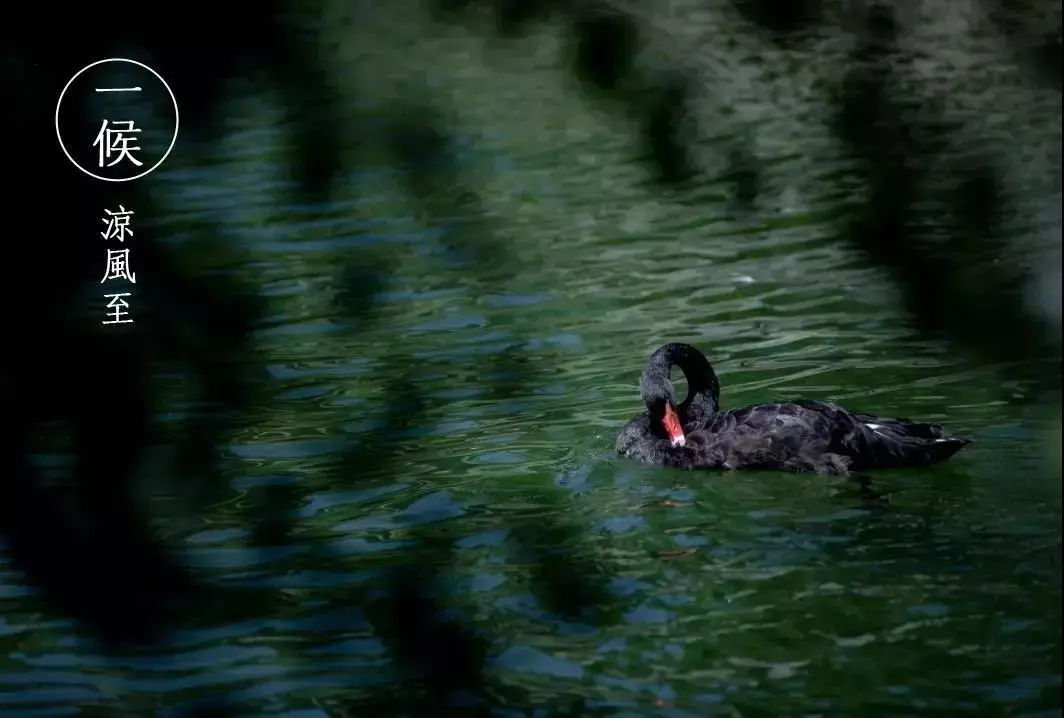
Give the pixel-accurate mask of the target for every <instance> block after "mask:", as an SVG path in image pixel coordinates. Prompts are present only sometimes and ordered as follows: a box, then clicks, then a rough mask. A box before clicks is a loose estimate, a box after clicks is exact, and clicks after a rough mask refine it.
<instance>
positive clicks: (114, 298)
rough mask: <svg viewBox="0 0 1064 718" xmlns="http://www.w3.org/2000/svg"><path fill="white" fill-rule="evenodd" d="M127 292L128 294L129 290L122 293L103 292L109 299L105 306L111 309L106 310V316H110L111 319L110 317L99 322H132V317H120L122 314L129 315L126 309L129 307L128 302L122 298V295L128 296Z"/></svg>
mask: <svg viewBox="0 0 1064 718" xmlns="http://www.w3.org/2000/svg"><path fill="white" fill-rule="evenodd" d="M129 294H130V293H129V292H125V293H124V294H105V295H104V296H105V297H107V298H108V299H110V300H111V301H109V302H108V303H107V308H108V309H110V310H111V311H110V312H108V314H107V316H109V317H111V319H110V321H102V322H100V324H132V323H133V319H132V318H129V319H123V318H122V317H124V316H128V315H129V312H127V311H126V310H127V309H129V302H127V301H126V300H124V299H122V297H128V296H129Z"/></svg>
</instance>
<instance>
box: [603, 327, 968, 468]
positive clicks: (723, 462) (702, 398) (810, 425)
mask: <svg viewBox="0 0 1064 718" xmlns="http://www.w3.org/2000/svg"><path fill="white" fill-rule="evenodd" d="M696 355H697V357H696ZM699 358H700V359H701V361H698V359H699ZM691 364H693V368H694V370H693V371H688V366H687V365H691ZM703 364H704V366H703ZM671 366H679V367H680V368H681V369H684V370H685V373H687V375H688V385H689V387H690V392H691V393H690V394H689V396H688V398H687V400H685V401H684V402H683V403H680V404H677V403H676V400H675V396H674V395H673V392H672V385H671V383H670V382H668V377H669V371H670V368H671ZM708 367H709V362H708V361H706V359H705V357H704V356H703V355H702V353H701V352H699V351H698V350H697V349H695V348H694V347H691V346H689V345H686V344H666V345H665V346H663V347H661V348H660V349H658V350H657V351H656V352H654V354H653V355H651V358H650V360H649V361H648V362H647V367H646V368H645V369H644V372H643V380H642V382H641V386H640V388H641V390H642V393H643V397H644V401H645V403H646V404H647V409H648V411H647V412H646V413H644V414H641V415H639V416H637V417H635V418H634V419H632V420H631V421H629V422H628V423H627V424H626V425H625V426H624V428H623V429H622V430H621V433H620V435H619V436H618V437H617V452H618V453H619V454H622V455H623V456H626V457H628V458H631V459H635V460H637V461H643V462H646V463H651V464H659V465H662V466H674V467H680V468H692V469H775V470H785V471H813V472H817V473H829V474H842V473H846V472H848V471H864V470H868V469H886V468H901V467H915V466H929V465H931V464H935V463H938V462H940V461H945V460H946V459H948V458H950V457H951V456H953V455H954V454H955V453H957V452H958V451H960V450H961V448H963V447H964V446H965V445H966V444H967V443H968V440H967V439H962V438H959V437H954V436H951V435H950V434H948V433H946V432H945V431H944V430H943V429H942V427H941V426H938V425H936V424H927V423H920V422H915V421H910V420H909V419H900V418H898V419H889V418H884V417H878V416H875V415H872V414H862V413H857V412H853V411H849V410H847V409H844V408H842V407H840V406H837V405H836V404H831V403H827V402H821V401H806V400H797V401H792V402H786V403H773V404H757V405H755V406H746V407H742V408H739V409H731V410H729V411H721V410H719V408H718V406H719V392H720V390H719V385H718V383H717V380H716V375H715V374H714V373H713V371H712V369H711V368H710V369H708V373H707V371H706V368H708ZM710 376H712V381H710V380H709V377H710ZM663 377H664V379H663ZM663 402H669V403H671V404H672V405H673V407H674V408H675V409H676V411H677V414H678V415H679V417H680V421H681V424H682V425H683V429H684V433H685V435H686V444H685V445H684V446H672V445H671V443H670V441H669V439H668V437H667V436H666V434H665V432H664V429H663V427H662V426H661V417H662V416H663V413H664V403H663Z"/></svg>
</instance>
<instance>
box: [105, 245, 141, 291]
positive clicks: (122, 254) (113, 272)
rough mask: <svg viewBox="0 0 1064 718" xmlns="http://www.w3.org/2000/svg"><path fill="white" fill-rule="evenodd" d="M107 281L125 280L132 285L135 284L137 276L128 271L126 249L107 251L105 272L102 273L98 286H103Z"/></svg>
mask: <svg viewBox="0 0 1064 718" xmlns="http://www.w3.org/2000/svg"><path fill="white" fill-rule="evenodd" d="M108 279H127V280H129V281H130V282H131V283H132V284H136V283H137V275H136V274H134V273H133V272H131V271H129V250H128V249H108V250H107V271H106V272H104V275H103V279H101V280H100V284H103V283H104V282H106V281H107V280H108Z"/></svg>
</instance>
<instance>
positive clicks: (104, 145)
mask: <svg viewBox="0 0 1064 718" xmlns="http://www.w3.org/2000/svg"><path fill="white" fill-rule="evenodd" d="M111 124H114V125H127V126H126V127H125V128H124V129H118V130H112V129H109V128H108V127H107V120H104V121H103V124H102V125H101V126H100V133H99V134H98V135H96V141H95V142H93V143H92V146H93V147H95V146H96V145H99V146H100V152H99V155H100V163H99V164H100V167H103V161H104V160H105V159H110V158H111V155H112V154H113V153H118V157H115V159H114V161H113V162H109V163H108V165H107V166H108V167H113V166H114V165H116V164H118V163H119V162H121V161H122V158H123V157H126V158H128V159H129V161H130V162H132V163H133V164H135V165H136V166H137V167H140V166H141V165H143V164H144V163H143V162H141V161H139V160H138V159H137V158H136V157H134V156H133V155H131V154H130V152H133V151H139V150H140V147H139V146H137V145H133V146H131V145H130V143H132V142H135V141H136V138H135V137H127V136H126V135H127V134H133V133H134V132H140V130H139V129H134V128H133V120H126V121H124V122H113V123H111Z"/></svg>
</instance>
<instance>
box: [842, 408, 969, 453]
mask: <svg viewBox="0 0 1064 718" xmlns="http://www.w3.org/2000/svg"><path fill="white" fill-rule="evenodd" d="M856 418H857V420H858V421H859V422H860V423H861V428H862V430H863V431H862V433H863V434H864V437H865V439H866V440H867V441H868V443H869V445H870V446H871V448H873V453H874V454H875V455H876V457H877V459H878V461H877V463H882V464H884V465H886V464H891V465H919V464H924V465H929V464H937V463H939V462H941V461H945V460H946V459H949V458H950V457H952V456H953V455H954V454H956V453H957V452H958V451H960V450H961V449H963V448H964V447H965V446H967V445H968V444H969V443H971V442H970V441H969V440H968V439H964V438H961V437H959V436H953V435H951V434H949V433H947V432H946V431H945V430H944V429H943V428H942V427H941V426H939V425H938V424H925V423H921V422H916V421H910V420H908V419H885V418H883V417H878V416H870V415H867V414H858V415H857V417H856Z"/></svg>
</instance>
